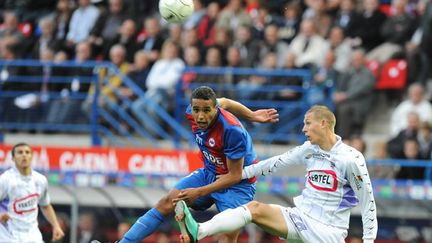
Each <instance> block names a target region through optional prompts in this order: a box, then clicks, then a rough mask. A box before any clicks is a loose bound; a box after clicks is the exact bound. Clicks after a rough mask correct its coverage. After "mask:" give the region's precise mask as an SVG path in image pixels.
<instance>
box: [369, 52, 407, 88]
mask: <svg viewBox="0 0 432 243" xmlns="http://www.w3.org/2000/svg"><path fill="white" fill-rule="evenodd" d="M407 67H408V64H407V61H406V60H395V59H393V60H389V61H388V62H386V63H385V64H384V66H383V69H382V72H381V75H380V77H379V79H378V82H377V83H376V84H375V88H376V89H403V88H405V85H406V81H407Z"/></svg>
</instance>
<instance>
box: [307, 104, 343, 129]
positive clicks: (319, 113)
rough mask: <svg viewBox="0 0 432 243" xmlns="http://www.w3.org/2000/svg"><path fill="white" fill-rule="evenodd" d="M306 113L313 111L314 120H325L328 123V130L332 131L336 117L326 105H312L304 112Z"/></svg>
mask: <svg viewBox="0 0 432 243" xmlns="http://www.w3.org/2000/svg"><path fill="white" fill-rule="evenodd" d="M307 113H313V114H314V118H315V119H316V120H325V121H326V122H327V123H328V125H329V128H330V130H332V132H334V128H335V126H336V117H335V115H334V113H333V112H332V111H331V110H330V109H329V108H328V107H327V106H323V105H314V106H312V107H311V108H310V109H309V110H308V111H307V112H306V114H307Z"/></svg>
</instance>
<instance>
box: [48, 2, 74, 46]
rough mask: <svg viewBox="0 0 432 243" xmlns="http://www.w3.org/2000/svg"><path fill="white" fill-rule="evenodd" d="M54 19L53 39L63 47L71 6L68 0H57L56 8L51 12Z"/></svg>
mask: <svg viewBox="0 0 432 243" xmlns="http://www.w3.org/2000/svg"><path fill="white" fill-rule="evenodd" d="M52 15H53V16H52V18H53V19H54V24H55V27H54V33H55V39H56V41H58V42H59V43H60V46H61V47H64V44H65V41H66V36H67V33H68V32H69V22H70V19H71V16H72V6H71V3H70V1H69V0H58V2H57V5H56V10H55V11H54V12H53V14H52Z"/></svg>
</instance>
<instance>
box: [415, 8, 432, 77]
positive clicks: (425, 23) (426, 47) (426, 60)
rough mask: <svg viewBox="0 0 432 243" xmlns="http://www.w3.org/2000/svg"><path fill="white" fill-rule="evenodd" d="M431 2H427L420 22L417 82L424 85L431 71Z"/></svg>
mask: <svg viewBox="0 0 432 243" xmlns="http://www.w3.org/2000/svg"><path fill="white" fill-rule="evenodd" d="M431 26H432V2H431V1H428V2H427V4H426V9H425V12H424V14H423V17H422V21H421V31H422V34H423V35H422V39H421V43H420V55H421V69H420V73H419V76H418V78H417V80H418V81H419V82H421V83H423V84H426V82H427V80H428V79H430V78H431V69H432V45H431V43H432V30H431V28H430V27H431Z"/></svg>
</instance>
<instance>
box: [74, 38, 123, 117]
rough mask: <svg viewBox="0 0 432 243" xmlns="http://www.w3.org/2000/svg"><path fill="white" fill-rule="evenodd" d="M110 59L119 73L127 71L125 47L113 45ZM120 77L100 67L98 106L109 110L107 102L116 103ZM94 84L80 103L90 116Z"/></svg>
mask: <svg viewBox="0 0 432 243" xmlns="http://www.w3.org/2000/svg"><path fill="white" fill-rule="evenodd" d="M110 61H111V62H112V63H113V64H114V65H115V66H116V67H117V68H118V70H119V71H120V73H121V74H123V75H126V74H127V73H128V71H129V67H130V64H129V63H127V62H126V49H125V48H124V47H123V46H121V45H114V46H113V47H111V50H110ZM122 82H123V81H122V79H121V77H119V76H117V75H116V74H115V73H113V72H112V71H110V70H106V69H102V70H100V75H99V89H100V94H99V99H98V101H97V102H98V106H100V107H102V108H105V109H108V110H111V106H110V105H109V102H113V103H114V104H116V103H117V102H118V94H117V91H118V88H119V87H121V85H122ZM94 93H95V86H94V84H92V85H91V86H90V89H89V92H88V96H87V99H86V100H85V101H84V103H83V105H82V110H83V111H84V112H85V113H86V114H87V115H88V116H89V117H90V114H91V111H92V103H93V96H94Z"/></svg>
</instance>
